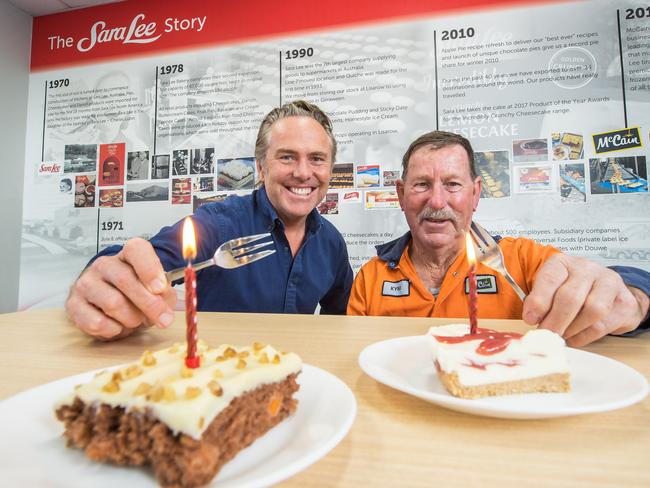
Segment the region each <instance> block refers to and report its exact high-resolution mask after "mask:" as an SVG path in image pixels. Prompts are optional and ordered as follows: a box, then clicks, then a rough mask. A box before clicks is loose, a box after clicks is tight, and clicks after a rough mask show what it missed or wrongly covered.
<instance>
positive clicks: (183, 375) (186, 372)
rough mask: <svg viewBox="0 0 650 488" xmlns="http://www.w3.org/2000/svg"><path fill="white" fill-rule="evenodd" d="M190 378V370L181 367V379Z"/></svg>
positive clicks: (191, 373) (192, 374)
mask: <svg viewBox="0 0 650 488" xmlns="http://www.w3.org/2000/svg"><path fill="white" fill-rule="evenodd" d="M192 376H194V373H193V372H192V370H191V369H190V368H188V367H187V366H185V365H183V367H182V368H181V378H191V377H192Z"/></svg>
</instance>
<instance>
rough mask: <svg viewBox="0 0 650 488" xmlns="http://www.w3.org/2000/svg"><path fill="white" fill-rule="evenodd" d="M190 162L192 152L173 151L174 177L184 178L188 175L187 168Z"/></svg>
mask: <svg viewBox="0 0 650 488" xmlns="http://www.w3.org/2000/svg"><path fill="white" fill-rule="evenodd" d="M189 161H190V151H189V150H187V149H177V150H176V151H172V175H174V176H184V175H186V174H187V166H188V163H189Z"/></svg>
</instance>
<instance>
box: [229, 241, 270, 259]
mask: <svg viewBox="0 0 650 488" xmlns="http://www.w3.org/2000/svg"><path fill="white" fill-rule="evenodd" d="M272 244H273V241H266V242H260V243H259V244H253V245H252V246H247V247H239V248H237V249H233V250H231V251H230V252H231V253H232V256H233V257H234V258H238V257H241V256H243V255H244V254H248V253H251V252H253V251H255V250H257V249H261V248H263V247H266V246H269V245H272Z"/></svg>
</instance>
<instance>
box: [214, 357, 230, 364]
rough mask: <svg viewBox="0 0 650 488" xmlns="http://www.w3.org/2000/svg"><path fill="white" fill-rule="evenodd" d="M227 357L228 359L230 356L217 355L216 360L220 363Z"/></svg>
mask: <svg viewBox="0 0 650 488" xmlns="http://www.w3.org/2000/svg"><path fill="white" fill-rule="evenodd" d="M226 359H228V358H226V357H224V356H217V358H216V359H215V361H216V362H218V363H223V362H224V361H225V360H226Z"/></svg>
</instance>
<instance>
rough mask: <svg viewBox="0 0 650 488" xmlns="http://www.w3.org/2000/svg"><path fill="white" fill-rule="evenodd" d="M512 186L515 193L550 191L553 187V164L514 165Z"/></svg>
mask: <svg viewBox="0 0 650 488" xmlns="http://www.w3.org/2000/svg"><path fill="white" fill-rule="evenodd" d="M513 171H514V188H515V193H538V192H550V191H553V190H554V188H555V185H554V184H553V183H554V181H553V180H554V178H553V166H551V165H538V166H515V167H513Z"/></svg>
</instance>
